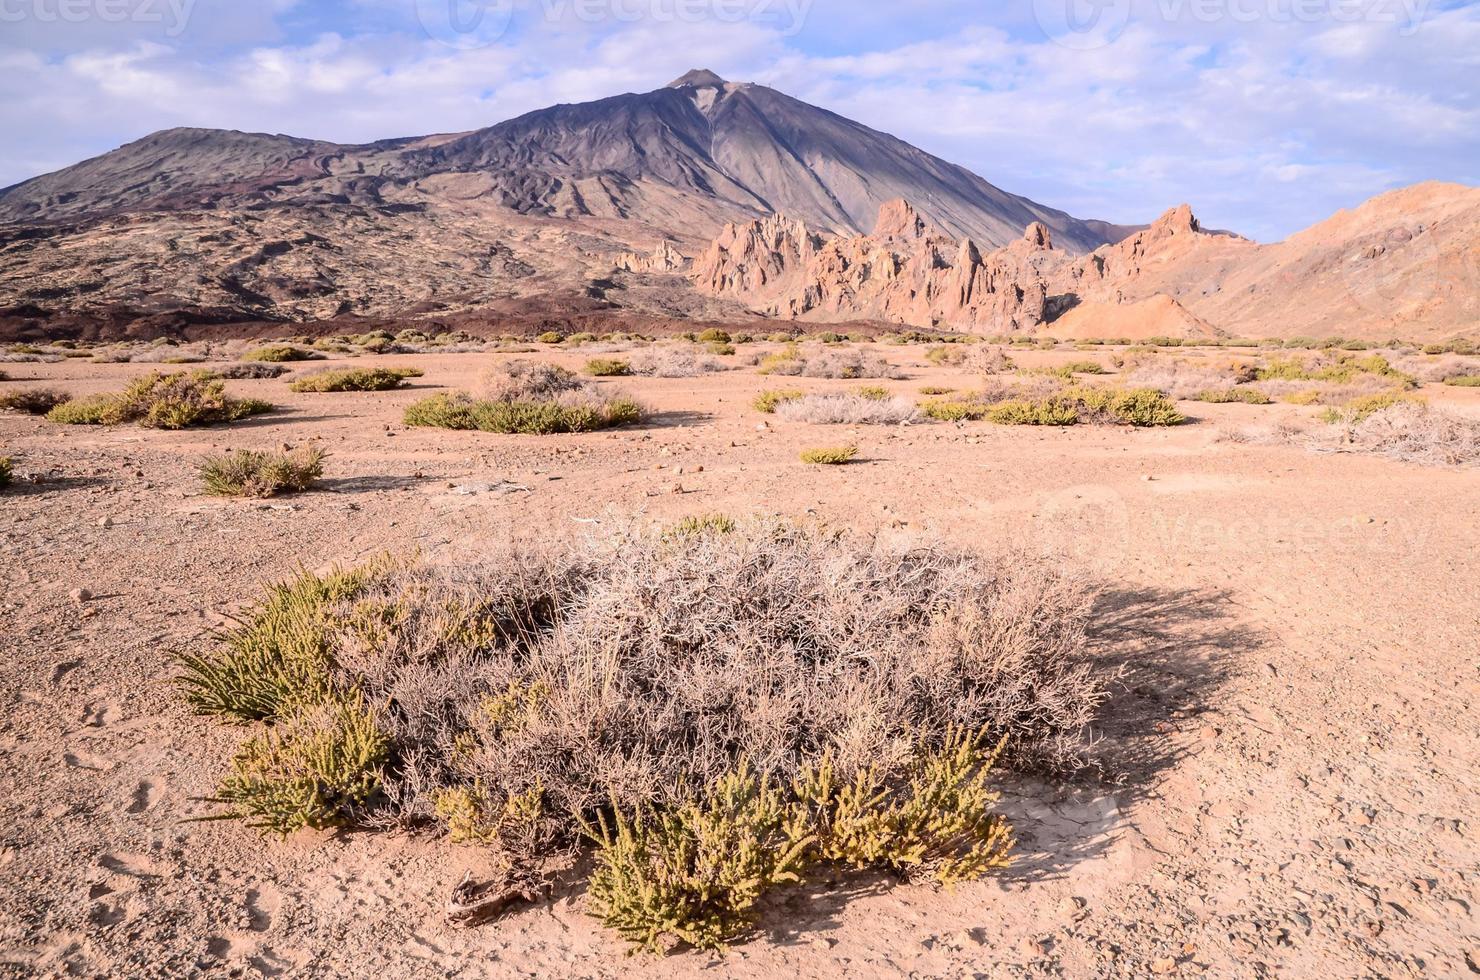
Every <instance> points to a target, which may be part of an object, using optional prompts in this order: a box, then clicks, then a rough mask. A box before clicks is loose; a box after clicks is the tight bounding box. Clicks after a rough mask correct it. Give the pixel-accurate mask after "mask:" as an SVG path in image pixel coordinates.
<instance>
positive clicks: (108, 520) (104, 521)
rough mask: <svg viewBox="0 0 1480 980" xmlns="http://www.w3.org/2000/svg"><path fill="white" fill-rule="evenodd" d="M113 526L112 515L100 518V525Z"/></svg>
mask: <svg viewBox="0 0 1480 980" xmlns="http://www.w3.org/2000/svg"><path fill="white" fill-rule="evenodd" d="M112 526H113V518H111V517H103V518H99V519H98V527H112Z"/></svg>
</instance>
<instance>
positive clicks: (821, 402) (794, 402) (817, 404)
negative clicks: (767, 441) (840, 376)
mask: <svg viewBox="0 0 1480 980" xmlns="http://www.w3.org/2000/svg"><path fill="white" fill-rule="evenodd" d="M884 394H885V397H884V398H882V399H880V398H873V397H870V396H867V395H859V394H852V393H843V392H839V393H837V394H812V395H803V396H802V397H800V398H789V399H783V400H781V401H779V402H777V403H776V404H775V405H774V411H775V413H776V414H777V415H779V416H780V417H781V418H784V419H786V420H787V421H789V422H812V423H816V424H819V425H903V424H905V423H908V422H916V421H919V419H920V411H919V409H917V408H916V407H915V404H914V403H913V402H911V401H910V400H909V399H908V398H891V397H889V395H888V392H885V393H884Z"/></svg>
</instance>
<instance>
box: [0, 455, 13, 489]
mask: <svg viewBox="0 0 1480 980" xmlns="http://www.w3.org/2000/svg"><path fill="white" fill-rule="evenodd" d="M13 470H14V464H13V463H12V462H11V459H10V457H9V456H0V490H3V489H5V488H6V487H8V486H10V480H11V474H12V472H13Z"/></svg>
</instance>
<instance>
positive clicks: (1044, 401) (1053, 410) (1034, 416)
mask: <svg viewBox="0 0 1480 980" xmlns="http://www.w3.org/2000/svg"><path fill="white" fill-rule="evenodd" d="M1079 408H1080V406H1079V403H1078V402H1076V401H1075V400H1074V399H1072V398H1068V397H1066V396H1063V395H1051V396H1049V397H1047V398H1039V399H1014V400H1012V401H1005V402H998V403H997V404H995V405H992V406H989V407H987V408H986V410H985V418H986V419H987V420H988V421H989V422H995V423H997V424H998V425H1075V424H1077V423H1078V422H1079Z"/></svg>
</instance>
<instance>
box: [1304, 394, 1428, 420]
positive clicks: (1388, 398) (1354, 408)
mask: <svg viewBox="0 0 1480 980" xmlns="http://www.w3.org/2000/svg"><path fill="white" fill-rule="evenodd" d="M1404 402H1417V403H1420V404H1422V403H1423V399H1422V398H1417V397H1415V396H1413V395H1406V394H1402V393H1400V392H1395V391H1387V392H1383V393H1381V394H1377V395H1365V396H1363V397H1360V398H1353V399H1351V400H1350V401H1348V402H1346V403H1345V404H1343V405H1342V406H1340V407H1339V408H1328V409H1326V410H1325V411H1324V412H1322V413H1321V420H1322V421H1324V422H1328V423H1330V424H1332V425H1345V424H1351V423H1355V422H1361V421H1364V420H1365V419H1367V418H1368V417H1369V416H1372V415H1374V414H1376V413H1378V412H1381V411H1383V410H1385V409H1389V408H1392V407H1393V406H1394V405H1398V404H1402V403H1404Z"/></svg>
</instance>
